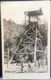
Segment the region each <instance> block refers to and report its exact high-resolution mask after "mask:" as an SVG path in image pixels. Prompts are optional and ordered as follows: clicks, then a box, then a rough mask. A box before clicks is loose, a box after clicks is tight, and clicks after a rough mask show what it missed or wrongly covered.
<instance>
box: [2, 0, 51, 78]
mask: <svg viewBox="0 0 51 80" xmlns="http://www.w3.org/2000/svg"><path fill="white" fill-rule="evenodd" d="M1 23H2V24H1V28H2V59H3V60H2V66H3V76H4V78H6V79H7V78H8V79H9V78H11V77H12V78H13V75H15V74H16V75H17V76H16V77H15V78H16V79H17V78H18V75H20V74H21V75H22V76H23V75H26V74H27V76H28V75H29V74H30V75H32V74H33V75H34V74H37V75H39V76H40V75H41V74H40V73H42V74H44V75H45V74H47V75H48V74H49V73H50V71H49V68H50V67H49V65H50V64H49V63H50V52H49V44H50V43H49V42H50V41H49V40H50V38H49V33H50V32H49V31H50V2H49V1H22V2H21V1H20V2H19V1H16V2H14V1H13V2H1ZM25 73H26V74H25ZM7 74H9V76H8V75H7ZM10 74H11V75H10ZM12 74H13V75H12ZM47 75H46V77H47V78H49V76H50V75H48V76H47ZM29 77H31V76H29ZM36 77H37V78H38V76H36ZM36 77H32V79H33V78H36ZM43 77H45V76H42V78H43ZM20 78H21V77H20ZM27 78H28V77H27ZM25 79H26V78H25Z"/></svg>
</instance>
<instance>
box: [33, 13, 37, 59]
mask: <svg viewBox="0 0 51 80" xmlns="http://www.w3.org/2000/svg"><path fill="white" fill-rule="evenodd" d="M37 26H38V14H37V23H36V39H35V53H34V61H36V49H37V47H36V46H37Z"/></svg>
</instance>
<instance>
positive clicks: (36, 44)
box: [12, 8, 43, 61]
mask: <svg viewBox="0 0 51 80" xmlns="http://www.w3.org/2000/svg"><path fill="white" fill-rule="evenodd" d="M40 15H43V13H42V10H41V8H40V9H39V10H33V11H26V12H25V27H26V28H25V31H24V33H23V35H22V36H21V39H20V41H19V42H18V45H17V49H16V51H17V53H18V54H22V55H24V54H27V55H28V54H31V55H32V57H33V61H36V60H37V57H36V56H38V55H39V53H40V54H42V53H43V50H42V43H41V39H40V38H39V37H38V36H37V34H38V32H39V31H38V29H37V28H38V16H40ZM26 16H28V18H29V24H28V25H26ZM31 17H32V18H34V21H33V22H32V21H31ZM13 56H14V55H13ZM12 58H13V57H12Z"/></svg>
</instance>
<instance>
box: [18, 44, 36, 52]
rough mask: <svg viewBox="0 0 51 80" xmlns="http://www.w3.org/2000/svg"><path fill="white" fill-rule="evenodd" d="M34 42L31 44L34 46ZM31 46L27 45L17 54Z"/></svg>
mask: <svg viewBox="0 0 51 80" xmlns="http://www.w3.org/2000/svg"><path fill="white" fill-rule="evenodd" d="M34 43H35V42H32V44H34ZM32 44H29V45H27V46H26V47H24V48H23V49H21V50H19V52H21V51H23V50H25V49H27V48H28V47H30V46H31V45H32Z"/></svg>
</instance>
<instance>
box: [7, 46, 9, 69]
mask: <svg viewBox="0 0 51 80" xmlns="http://www.w3.org/2000/svg"><path fill="white" fill-rule="evenodd" d="M8 65H9V47H8V56H7V68H8Z"/></svg>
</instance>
